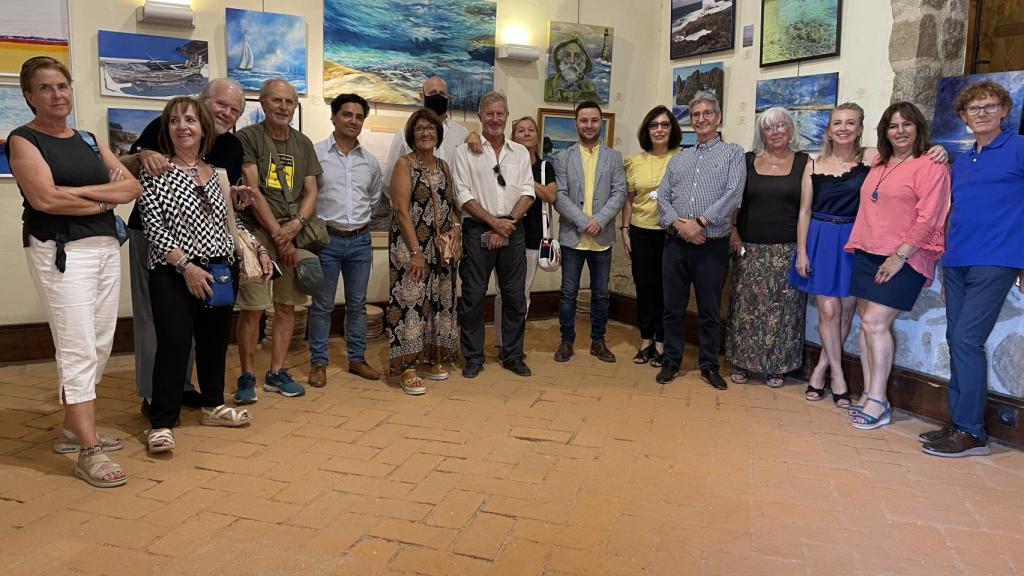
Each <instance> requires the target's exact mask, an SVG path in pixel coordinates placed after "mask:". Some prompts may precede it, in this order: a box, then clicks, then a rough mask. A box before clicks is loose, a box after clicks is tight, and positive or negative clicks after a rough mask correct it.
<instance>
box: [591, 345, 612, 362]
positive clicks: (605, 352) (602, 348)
mask: <svg viewBox="0 0 1024 576" xmlns="http://www.w3.org/2000/svg"><path fill="white" fill-rule="evenodd" d="M590 355H591V356H597V359H598V360H600V361H602V362H615V354H612V351H611V350H609V349H608V346H606V345H605V343H604V341H603V340H602V341H601V342H594V343H593V344H591V345H590Z"/></svg>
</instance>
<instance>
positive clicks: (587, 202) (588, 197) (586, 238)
mask: <svg viewBox="0 0 1024 576" xmlns="http://www.w3.org/2000/svg"><path fill="white" fill-rule="evenodd" d="M600 151H601V147H600V145H598V146H594V149H593V150H592V151H591V150H587V148H586V146H583V145H582V144H581V145H580V160H581V161H582V163H583V213H584V214H586V215H587V216H593V215H594V182H595V181H596V180H597V156H598V154H599V153H600ZM579 237H580V240H579V242H577V243H576V246H575V248H576V249H577V250H592V251H594V252H603V251H604V250H607V249H609V248H611V246H601V245H600V244H598V243H597V240H595V239H594V237H593V236H590V235H589V234H586V233H584V232H580V234H579Z"/></svg>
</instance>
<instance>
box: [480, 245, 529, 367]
mask: <svg viewBox="0 0 1024 576" xmlns="http://www.w3.org/2000/svg"><path fill="white" fill-rule="evenodd" d="M539 261H540V250H531V249H530V248H527V249H526V312H527V313H529V312H530V288H531V287H533V279H534V278H536V277H537V264H538V262H539ZM491 276H492V277H493V278H494V281H495V282H497V281H498V273H497V271H495V272H493V273H492V274H491ZM494 335H495V338H497V340H498V347H499V348H500V347H501V290H495V291H494Z"/></svg>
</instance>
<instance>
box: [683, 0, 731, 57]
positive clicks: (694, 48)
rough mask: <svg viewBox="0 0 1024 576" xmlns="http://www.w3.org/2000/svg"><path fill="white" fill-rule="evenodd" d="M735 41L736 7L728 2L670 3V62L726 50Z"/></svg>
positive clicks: (702, 0)
mask: <svg viewBox="0 0 1024 576" xmlns="http://www.w3.org/2000/svg"><path fill="white" fill-rule="evenodd" d="M735 40H736V6H735V4H734V2H733V1H732V0H672V26H671V27H670V29H669V57H670V58H671V59H673V60H675V59H677V58H688V57H690V56H697V55H698V54H707V53H708V52H718V51H719V50H728V49H730V48H732V47H733V44H734V42H735Z"/></svg>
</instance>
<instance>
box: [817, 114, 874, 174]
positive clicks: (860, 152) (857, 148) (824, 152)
mask: <svg viewBox="0 0 1024 576" xmlns="http://www.w3.org/2000/svg"><path fill="white" fill-rule="evenodd" d="M840 110H852V111H854V112H856V113H857V122H858V124H859V125H860V136H857V139H856V140H854V141H853V150H854V153H855V154H856V156H854V158H855V161H856V162H858V163H859V162H860V161H861V160H863V159H864V146H862V145H861V143H860V139H861V137H862V136H864V109H863V108H861V107H860V105H859V104H857V103H855V102H843V103H842V104H840V105H839V106H836V107H835V108H833V109H832V113H831V114H829V115H828V124H826V125H825V142H824V143H823V144H822V146H821V154H820V155H818V158H828V157H829V156H831V155H832V137H831V136H829V135H828V129H829V126H831V125H832V119H833V118H834V117H835V115H836V112H839V111H840Z"/></svg>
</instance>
